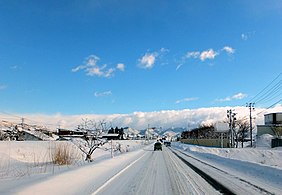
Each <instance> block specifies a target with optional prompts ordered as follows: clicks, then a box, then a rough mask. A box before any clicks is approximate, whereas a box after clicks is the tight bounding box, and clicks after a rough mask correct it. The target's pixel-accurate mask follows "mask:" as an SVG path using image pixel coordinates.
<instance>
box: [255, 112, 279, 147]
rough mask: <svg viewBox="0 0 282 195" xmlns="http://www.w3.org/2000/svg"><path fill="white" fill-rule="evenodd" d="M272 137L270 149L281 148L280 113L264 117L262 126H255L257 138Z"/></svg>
mask: <svg viewBox="0 0 282 195" xmlns="http://www.w3.org/2000/svg"><path fill="white" fill-rule="evenodd" d="M265 134H269V135H272V136H273V137H274V138H275V139H272V142H271V147H278V146H282V139H281V136H282V112H279V113H270V114H265V115H264V125H257V136H258V137H259V136H262V135H265Z"/></svg>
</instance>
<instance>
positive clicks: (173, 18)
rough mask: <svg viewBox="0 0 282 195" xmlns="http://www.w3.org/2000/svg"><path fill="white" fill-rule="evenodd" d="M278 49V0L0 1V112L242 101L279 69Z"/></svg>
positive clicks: (281, 22)
mask: <svg viewBox="0 0 282 195" xmlns="http://www.w3.org/2000/svg"><path fill="white" fill-rule="evenodd" d="M281 45H282V1H279V0H276V1H275V0H270V1H267V4H266V1H262V0H257V1H248V0H247V1H246V0H242V1H240V0H238V1H225V0H218V1H209V0H202V1H201V0H200V1H199V0H194V1H184V0H176V1H166V0H153V1H152V0H150V1H147V0H143V1H135V0H131V1H130V0H120V1H117V0H111V1H110V0H85V1H78V0H70V1H69V0H68V1H53V0H50V1H32V0H30V1H1V2H0V111H1V112H8V113H44V114H55V113H62V114H67V115H75V114H115V113H116V114H127V113H133V112H137V111H141V112H154V111H162V110H182V109H198V108H203V107H224V106H242V105H245V103H246V102H248V101H250V100H251V99H252V98H253V97H254V96H255V95H256V94H257V93H258V92H259V91H261V90H262V89H263V88H264V87H265V86H266V85H267V84H268V83H269V82H270V81H271V80H273V79H274V78H275V77H276V76H277V75H278V74H279V72H281V70H282V69H281V67H282V65H281V62H282V46H281ZM280 98H281V96H280ZM272 103H273V102H265V103H262V104H261V105H258V106H261V107H268V106H270V105H271V104H272Z"/></svg>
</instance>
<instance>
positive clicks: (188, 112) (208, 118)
mask: <svg viewBox="0 0 282 195" xmlns="http://www.w3.org/2000/svg"><path fill="white" fill-rule="evenodd" d="M229 109H235V112H236V113H237V118H238V119H240V118H244V117H246V116H249V110H248V109H247V108H246V107H245V106H243V107H211V108H198V109H184V110H162V111H155V112H134V113H131V114H110V115H98V114H83V115H62V114H55V115H40V114H26V115H22V114H20V116H22V117H24V118H29V119H32V120H33V121H40V122H41V125H44V126H46V124H49V125H47V127H49V128H51V129H53V130H55V129H56V128H57V127H58V125H60V126H61V128H67V129H75V128H76V127H77V125H79V124H81V122H82V120H81V119H85V118H87V119H88V120H93V121H96V122H99V121H106V122H107V124H108V123H111V124H112V125H113V126H118V127H132V128H136V129H139V130H142V129H146V128H147V127H148V124H150V126H151V127H154V126H155V127H162V128H163V129H166V128H170V127H187V123H189V124H190V127H191V128H193V127H197V126H198V125H200V124H208V123H213V122H217V121H223V120H226V111H227V110H229ZM281 109H282V106H281V105H277V106H276V107H274V108H272V109H268V110H266V109H265V108H256V113H257V114H259V115H256V116H255V117H256V120H255V122H256V124H263V123H264V117H263V114H265V113H272V112H279V111H281ZM263 111H265V112H263ZM254 114H255V113H254ZM15 115H17V114H15ZM0 117H3V118H5V115H3V114H1V113H0ZM50 121H52V124H53V125H52V124H50ZM11 122H15V123H19V122H20V119H19V118H17V117H15V119H14V120H13V121H11Z"/></svg>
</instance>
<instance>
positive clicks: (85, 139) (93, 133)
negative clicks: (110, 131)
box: [72, 119, 107, 162]
mask: <svg viewBox="0 0 282 195" xmlns="http://www.w3.org/2000/svg"><path fill="white" fill-rule="evenodd" d="M82 120H83V123H82V124H81V125H79V126H78V129H77V130H78V131H81V132H83V135H82V136H81V137H79V138H73V139H72V142H73V143H74V144H75V145H76V146H77V147H78V148H79V149H80V150H81V151H82V152H83V153H84V154H85V155H86V158H85V160H86V161H88V162H92V161H93V159H92V154H93V152H94V151H95V150H96V149H97V148H99V147H101V146H102V145H104V144H105V143H106V142H107V140H106V139H103V138H102V134H103V132H105V131H106V129H107V128H106V122H105V121H100V122H99V123H96V122H95V121H92V120H88V119H82Z"/></svg>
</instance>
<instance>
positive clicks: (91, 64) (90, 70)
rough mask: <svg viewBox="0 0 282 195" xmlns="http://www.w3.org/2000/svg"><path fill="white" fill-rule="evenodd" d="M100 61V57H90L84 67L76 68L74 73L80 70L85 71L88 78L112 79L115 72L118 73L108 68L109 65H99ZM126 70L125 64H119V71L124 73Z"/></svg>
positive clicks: (73, 70)
mask: <svg viewBox="0 0 282 195" xmlns="http://www.w3.org/2000/svg"><path fill="white" fill-rule="evenodd" d="M99 60H100V58H99V57H97V56H96V55H90V56H88V57H87V58H86V61H85V62H84V64H83V65H80V66H77V67H76V68H73V69H72V72H78V71H80V70H84V71H85V72H86V75H88V76H98V77H106V78H110V77H112V76H113V74H114V72H115V71H116V69H115V68H107V66H108V65H107V64H104V65H102V66H99V65H98V61H99ZM124 68H125V65H124V64H118V65H117V69H118V70H121V71H123V70H124Z"/></svg>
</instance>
